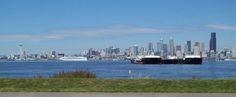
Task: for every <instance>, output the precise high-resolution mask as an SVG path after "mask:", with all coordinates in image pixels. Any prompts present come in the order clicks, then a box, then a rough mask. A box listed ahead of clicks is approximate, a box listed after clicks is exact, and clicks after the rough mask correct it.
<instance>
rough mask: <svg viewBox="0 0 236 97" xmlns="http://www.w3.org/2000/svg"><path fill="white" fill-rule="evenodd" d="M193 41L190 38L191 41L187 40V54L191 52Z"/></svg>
mask: <svg viewBox="0 0 236 97" xmlns="http://www.w3.org/2000/svg"><path fill="white" fill-rule="evenodd" d="M191 49H192V48H191V41H190V40H189V41H187V52H186V53H187V54H191Z"/></svg>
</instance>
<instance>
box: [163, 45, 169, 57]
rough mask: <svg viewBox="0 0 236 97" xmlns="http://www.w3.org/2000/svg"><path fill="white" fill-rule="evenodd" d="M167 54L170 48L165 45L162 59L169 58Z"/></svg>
mask: <svg viewBox="0 0 236 97" xmlns="http://www.w3.org/2000/svg"><path fill="white" fill-rule="evenodd" d="M167 53H168V46H167V44H165V43H163V53H162V54H163V55H162V57H164V58H166V57H167Z"/></svg>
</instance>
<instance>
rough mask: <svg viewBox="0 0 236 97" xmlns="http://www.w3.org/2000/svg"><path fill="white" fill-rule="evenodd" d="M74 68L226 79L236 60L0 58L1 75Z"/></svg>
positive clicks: (112, 74) (101, 73) (116, 74)
mask: <svg viewBox="0 0 236 97" xmlns="http://www.w3.org/2000/svg"><path fill="white" fill-rule="evenodd" d="M76 70H89V71H92V72H94V73H96V74H97V77H98V78H156V79H192V78H200V79H224V78H227V79H228V78H236V61H216V62H214V61H204V62H203V64H202V65H177V64H175V65H174V64H173V65H166V64H164V65H140V64H130V62H129V61H87V62H62V61H31V62H0V77H1V78H28V77H35V76H38V75H43V76H45V77H48V76H51V75H53V74H55V73H57V72H60V71H76ZM129 71H131V72H129Z"/></svg>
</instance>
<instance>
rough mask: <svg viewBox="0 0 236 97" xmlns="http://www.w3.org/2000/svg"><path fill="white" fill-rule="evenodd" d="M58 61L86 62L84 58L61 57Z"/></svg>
mask: <svg viewBox="0 0 236 97" xmlns="http://www.w3.org/2000/svg"><path fill="white" fill-rule="evenodd" d="M59 60H62V61H87V60H88V59H87V58H86V57H61V58H59Z"/></svg>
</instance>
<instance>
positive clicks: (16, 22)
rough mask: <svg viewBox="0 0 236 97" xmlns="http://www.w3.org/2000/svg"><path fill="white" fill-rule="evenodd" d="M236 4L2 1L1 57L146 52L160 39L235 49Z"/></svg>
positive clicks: (227, 0) (218, 0) (226, 0)
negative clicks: (214, 43)
mask: <svg viewBox="0 0 236 97" xmlns="http://www.w3.org/2000/svg"><path fill="white" fill-rule="evenodd" d="M235 5H236V0H0V55H1V54H14V53H19V45H20V44H22V45H23V47H24V49H25V50H26V51H27V52H28V53H40V52H49V51H52V50H55V51H58V52H65V53H79V52H80V51H83V50H87V49H89V48H94V49H102V48H106V47H109V46H114V47H120V48H122V49H125V48H128V47H130V46H132V45H136V44H137V45H139V46H143V47H147V44H148V43H149V42H152V43H154V46H156V42H158V41H159V40H160V39H164V42H166V43H168V41H169V39H170V37H172V38H173V39H174V41H175V44H181V45H184V44H185V43H186V41H187V40H191V41H192V42H196V41H198V42H204V43H205V46H206V49H208V48H209V47H208V45H209V39H210V33H211V32H216V34H217V48H218V50H220V49H223V48H233V47H236V38H235V37H236V12H235V10H236V6H235Z"/></svg>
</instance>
